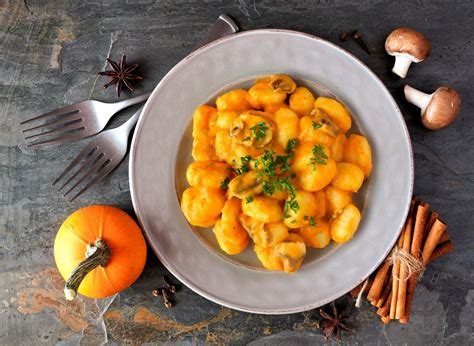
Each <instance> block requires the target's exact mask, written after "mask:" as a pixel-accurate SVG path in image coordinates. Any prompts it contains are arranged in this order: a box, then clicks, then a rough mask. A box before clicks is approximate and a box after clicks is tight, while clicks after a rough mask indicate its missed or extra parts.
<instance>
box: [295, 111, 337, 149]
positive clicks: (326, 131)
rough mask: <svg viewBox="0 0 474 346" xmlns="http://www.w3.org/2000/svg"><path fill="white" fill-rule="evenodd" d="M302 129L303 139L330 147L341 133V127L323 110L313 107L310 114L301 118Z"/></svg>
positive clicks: (301, 138)
mask: <svg viewBox="0 0 474 346" xmlns="http://www.w3.org/2000/svg"><path fill="white" fill-rule="evenodd" d="M300 131H301V132H300V136H299V138H300V140H301V141H303V142H315V143H320V144H322V145H324V146H327V147H330V146H332V144H333V143H334V140H335V138H336V136H337V135H338V133H339V128H338V127H337V126H336V124H335V123H334V122H333V121H332V120H331V118H329V116H328V115H327V114H326V113H324V112H323V111H322V110H320V109H313V110H312V111H311V113H310V115H307V116H304V117H302V118H301V121H300Z"/></svg>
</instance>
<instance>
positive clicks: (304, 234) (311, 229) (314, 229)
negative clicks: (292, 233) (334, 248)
mask: <svg viewBox="0 0 474 346" xmlns="http://www.w3.org/2000/svg"><path fill="white" fill-rule="evenodd" d="M296 234H298V235H299V236H300V237H301V238H303V240H304V243H305V244H306V246H308V247H312V248H316V249H323V248H325V247H326V246H328V245H329V243H330V242H331V231H330V230H329V223H328V222H327V221H326V220H323V219H316V225H315V226H305V227H302V228H300V229H299V230H297V231H296Z"/></svg>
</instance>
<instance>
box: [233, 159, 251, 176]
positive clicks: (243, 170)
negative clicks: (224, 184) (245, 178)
mask: <svg viewBox="0 0 474 346" xmlns="http://www.w3.org/2000/svg"><path fill="white" fill-rule="evenodd" d="M251 160H252V157H251V156H250V155H248V156H242V157H241V158H240V162H241V163H242V164H241V166H240V167H235V166H237V161H235V160H232V161H231V163H232V165H233V166H234V167H232V171H233V172H234V173H235V174H236V175H242V174H244V173H247V172H249V171H250V169H249V168H248V166H247V163H249V162H250V161H251Z"/></svg>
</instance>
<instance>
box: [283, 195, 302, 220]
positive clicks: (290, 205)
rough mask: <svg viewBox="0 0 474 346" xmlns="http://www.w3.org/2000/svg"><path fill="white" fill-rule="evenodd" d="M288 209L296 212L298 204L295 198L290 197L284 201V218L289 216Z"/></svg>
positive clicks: (298, 208)
mask: <svg viewBox="0 0 474 346" xmlns="http://www.w3.org/2000/svg"><path fill="white" fill-rule="evenodd" d="M290 209H291V210H292V211H293V213H295V214H296V213H297V212H298V210H300V205H299V204H298V202H297V201H296V200H295V199H291V200H289V201H286V203H285V217H286V218H288V217H290V216H289V215H288V210H290Z"/></svg>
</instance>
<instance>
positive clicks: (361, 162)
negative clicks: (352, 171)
mask: <svg viewBox="0 0 474 346" xmlns="http://www.w3.org/2000/svg"><path fill="white" fill-rule="evenodd" d="M344 161H345V162H349V163H353V164H354V165H356V166H358V167H359V168H360V169H362V171H363V172H364V175H365V176H366V177H368V176H369V175H370V173H371V172H372V152H371V150H370V145H369V142H368V141H367V138H365V137H364V136H361V135H355V134H354V135H350V136H349V138H348V139H347V141H346V143H345V144H344Z"/></svg>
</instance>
